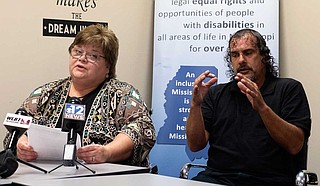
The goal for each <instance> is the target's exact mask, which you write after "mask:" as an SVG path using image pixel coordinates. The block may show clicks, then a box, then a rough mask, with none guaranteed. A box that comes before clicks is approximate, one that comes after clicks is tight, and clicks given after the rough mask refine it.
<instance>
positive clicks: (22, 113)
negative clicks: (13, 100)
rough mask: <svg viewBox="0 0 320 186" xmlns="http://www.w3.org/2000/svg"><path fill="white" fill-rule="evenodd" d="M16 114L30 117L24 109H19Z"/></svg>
mask: <svg viewBox="0 0 320 186" xmlns="http://www.w3.org/2000/svg"><path fill="white" fill-rule="evenodd" d="M15 114H18V115H22V116H28V112H27V111H26V109H24V108H19V109H18V110H17V111H16V113H15Z"/></svg>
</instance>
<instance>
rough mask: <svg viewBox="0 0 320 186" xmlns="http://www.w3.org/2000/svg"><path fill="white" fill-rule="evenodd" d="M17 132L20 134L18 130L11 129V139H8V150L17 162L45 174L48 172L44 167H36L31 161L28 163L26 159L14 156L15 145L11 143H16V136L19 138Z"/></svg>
mask: <svg viewBox="0 0 320 186" xmlns="http://www.w3.org/2000/svg"><path fill="white" fill-rule="evenodd" d="M19 134H20V131H19V130H13V131H12V137H11V141H10V144H9V148H8V150H9V151H11V152H12V153H13V154H14V156H15V157H16V160H17V162H19V163H22V164H25V165H27V166H29V167H32V168H35V169H37V170H40V171H42V172H43V173H45V174H47V173H48V171H47V170H45V169H43V168H41V167H38V166H36V165H33V164H31V163H29V162H27V161H24V160H22V159H20V158H18V157H17V156H16V154H17V153H16V147H15V146H14V145H13V144H17V141H18V138H19Z"/></svg>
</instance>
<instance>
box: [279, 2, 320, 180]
mask: <svg viewBox="0 0 320 186" xmlns="http://www.w3.org/2000/svg"><path fill="white" fill-rule="evenodd" d="M318 7H320V1H319V0H308V1H300V0H280V71H281V76H282V77H293V78H296V79H299V80H300V81H301V82H302V84H303V85H304V88H305V90H306V92H307V96H308V98H309V104H310V108H311V112H312V113H311V114H312V131H311V138H310V143H309V159H308V169H310V170H313V171H315V172H317V173H318V175H320V150H319V147H320V144H319V140H320V125H319V123H320V99H319V95H320V88H319V87H318V86H319V84H320V76H319V75H318V69H319V62H318V59H320V46H319V44H320V37H319V29H320V21H319V17H320V11H319V10H317V9H318Z"/></svg>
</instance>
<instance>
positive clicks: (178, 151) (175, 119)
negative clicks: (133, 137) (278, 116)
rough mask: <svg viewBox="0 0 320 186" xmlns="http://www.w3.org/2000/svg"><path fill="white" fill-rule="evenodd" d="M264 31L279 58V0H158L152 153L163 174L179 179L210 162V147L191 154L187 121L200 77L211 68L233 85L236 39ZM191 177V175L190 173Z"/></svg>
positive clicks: (156, 4)
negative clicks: (230, 64)
mask: <svg viewBox="0 0 320 186" xmlns="http://www.w3.org/2000/svg"><path fill="white" fill-rule="evenodd" d="M243 28H250V29H254V30H257V31H259V32H260V33H261V34H262V35H263V37H264V38H265V39H266V41H267V45H268V46H269V48H270V50H271V54H272V55H273V57H274V58H275V60H276V61H278V59H279V55H278V53H279V0H237V1H235V0H208V1H207V0H156V1H155V13H154V59H153V89H152V110H153V115H152V119H153V122H154V124H155V127H156V132H157V142H156V145H155V147H154V148H153V149H152V151H151V154H150V161H151V162H152V163H153V164H156V165H157V166H158V169H159V174H162V175H168V176H173V177H178V176H179V171H180V169H181V167H182V166H183V165H184V164H185V163H188V162H194V163H203V164H205V163H206V160H207V158H208V155H207V151H208V146H207V147H206V148H205V149H203V150H201V151H199V152H196V153H194V152H191V151H190V150H189V149H188V146H187V143H186V132H185V130H186V125H185V124H186V120H187V117H188V113H189V108H190V101H191V97H192V87H193V82H194V79H195V78H196V77H197V76H199V75H200V74H201V73H202V72H204V71H205V70H210V71H211V72H212V73H213V74H215V75H216V76H217V77H218V82H217V83H225V82H228V81H229V78H228V77H227V76H226V74H225V73H226V70H227V66H226V64H225V60H224V56H225V54H226V51H227V46H228V40H229V38H230V35H231V34H233V33H234V32H236V31H237V30H240V29H243ZM190 176H191V175H190Z"/></svg>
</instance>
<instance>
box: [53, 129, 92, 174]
mask: <svg viewBox="0 0 320 186" xmlns="http://www.w3.org/2000/svg"><path fill="white" fill-rule="evenodd" d="M76 139H77V132H76V130H74V128H71V129H70V130H69V132H68V141H67V144H65V145H64V151H63V163H62V164H60V165H58V166H57V167H55V168H54V169H52V170H50V171H49V172H48V173H51V172H53V171H55V170H56V169H58V168H60V167H61V166H68V167H70V166H76V169H79V167H78V165H77V164H80V165H81V166H83V167H84V168H86V169H87V170H89V171H91V172H92V173H93V174H95V173H96V171H94V170H92V169H90V168H89V167H87V166H86V165H84V164H83V163H81V162H80V161H78V160H77V159H76V148H77V146H76V141H77V140H76Z"/></svg>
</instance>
